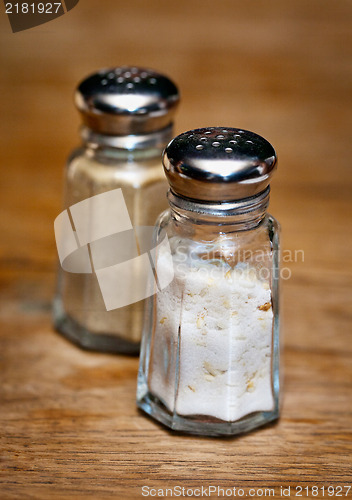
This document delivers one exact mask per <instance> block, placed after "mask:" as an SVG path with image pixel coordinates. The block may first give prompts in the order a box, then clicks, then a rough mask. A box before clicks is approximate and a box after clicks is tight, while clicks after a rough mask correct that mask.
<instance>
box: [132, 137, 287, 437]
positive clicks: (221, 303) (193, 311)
mask: <svg viewBox="0 0 352 500" xmlns="http://www.w3.org/2000/svg"><path fill="white" fill-rule="evenodd" d="M276 163H277V158H276V154H275V151H274V149H273V147H272V146H271V144H270V143H269V142H267V141H266V140H265V139H264V138H262V137H260V136H259V135H257V134H255V133H253V132H249V131H246V130H239V129H236V128H222V127H211V128H201V129H197V130H191V131H189V132H185V133H183V134H181V135H179V136H178V137H176V138H175V139H173V140H172V141H171V142H170V143H169V145H168V146H167V148H166V150H165V152H164V156H163V164H164V169H165V173H166V176H167V179H168V181H169V184H170V190H169V192H168V201H169V205H170V208H169V210H167V211H165V212H164V213H163V214H162V215H161V216H160V218H159V219H158V222H157V224H156V228H155V241H154V244H153V245H154V246H156V248H158V249H159V250H158V251H157V253H156V255H155V261H156V273H157V276H158V278H159V280H162V278H163V276H165V275H167V274H168V273H170V268H172V267H173V274H174V276H173V280H172V281H171V283H170V284H169V285H168V286H167V287H165V288H164V289H161V290H160V291H159V292H158V293H156V294H155V295H154V296H153V297H151V298H150V299H149V301H148V303H147V304H146V322H145V326H144V331H143V336H142V347H141V357H140V369H139V376H138V390H137V404H138V406H139V408H140V409H142V410H143V411H144V412H146V413H147V414H149V415H151V416H152V417H154V418H155V419H156V420H158V421H160V422H161V423H163V424H165V425H166V426H168V427H170V428H171V429H174V430H178V431H183V432H189V433H193V434H203V435H209V436H215V435H232V434H237V433H240V432H246V431H249V430H251V429H253V428H255V427H257V426H260V425H263V424H265V423H266V422H269V421H271V420H274V419H276V418H277V417H278V415H279V295H278V283H279V254H278V252H279V225H278V222H277V221H276V220H275V219H274V217H272V216H271V215H269V214H267V213H266V210H267V207H268V203H269V191H270V187H269V182H270V179H271V176H272V174H273V172H274V170H275V168H276ZM165 240H168V245H165V244H161V243H160V242H161V241H165Z"/></svg>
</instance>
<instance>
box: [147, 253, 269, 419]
mask: <svg viewBox="0 0 352 500" xmlns="http://www.w3.org/2000/svg"><path fill="white" fill-rule="evenodd" d="M169 268H170V262H169V259H168V258H167V256H164V255H162V254H160V255H159V259H158V262H157V273H158V275H160V274H162V273H164V272H166V271H167V270H168V269H169ZM174 271H175V278H174V280H173V281H172V283H171V284H170V285H169V286H168V287H167V288H165V289H164V290H162V291H160V292H159V293H158V295H157V297H156V321H155V330H154V342H153V351H152V352H153V354H152V359H151V366H150V370H149V382H150V389H151V392H152V393H153V394H154V395H155V396H157V397H158V398H159V399H160V400H161V401H162V402H163V403H164V404H165V406H166V407H167V408H168V409H169V411H170V412H173V411H176V412H177V413H178V414H179V415H185V416H186V415H205V416H210V417H215V418H218V419H221V420H224V421H236V420H238V419H240V418H242V417H244V416H245V415H248V414H250V413H252V412H257V411H272V410H273V408H274V398H273V390H272V381H271V352H272V323H273V312H272V308H271V291H270V287H269V286H268V283H267V282H264V281H260V280H258V279H257V278H256V277H255V275H254V273H253V272H248V269H246V267H245V266H243V265H238V266H236V267H235V268H234V269H233V270H231V269H230V270H228V269H226V272H225V271H224V269H222V268H218V267H216V266H214V265H212V264H211V263H209V261H208V262H207V261H201V262H200V264H199V265H198V266H195V265H194V262H192V267H191V266H187V265H185V263H184V262H182V265H181V262H178V260H177V256H174ZM178 354H179V366H178V367H177V366H176V364H177V357H178Z"/></svg>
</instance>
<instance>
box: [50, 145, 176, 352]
mask: <svg viewBox="0 0 352 500" xmlns="http://www.w3.org/2000/svg"><path fill="white" fill-rule="evenodd" d="M161 152H162V149H161V147H156V148H146V149H142V150H133V151H129V150H125V149H119V148H114V147H106V146H104V147H103V146H94V147H93V146H90V145H87V146H85V147H82V148H80V149H77V150H76V151H74V152H73V154H72V155H71V157H70V159H69V161H68V165H67V170H66V181H65V202H64V208H69V207H70V206H72V205H74V204H75V203H77V202H80V201H82V200H85V199H87V198H90V197H92V196H94V195H97V194H100V193H104V192H106V191H109V190H112V189H117V188H122V193H123V197H124V200H125V203H126V205H127V209H128V213H129V216H130V220H131V222H132V225H133V227H138V226H153V225H154V224H155V221H156V218H157V216H158V214H159V213H160V210H164V209H165V208H166V206H167V201H166V191H167V183H166V180H165V176H164V173H163V169H162V165H161V160H160V157H161ZM143 309H144V301H139V302H136V303H134V304H131V305H129V306H125V307H121V308H119V309H115V310H110V311H107V310H106V308H105V304H104V300H103V297H102V293H101V291H100V288H99V284H98V281H97V278H96V275H95V274H94V273H91V274H79V273H77V274H76V273H71V272H66V271H64V270H63V269H62V268H59V271H58V283H57V292H56V297H55V300H54V323H55V327H56V329H57V330H58V331H60V332H61V333H62V334H63V335H65V336H66V337H68V338H69V339H70V340H72V341H74V342H76V343H78V344H79V345H80V346H82V347H84V348H87V349H94V350H99V351H109V352H120V353H126V354H138V352H139V344H140V337H141V331H142V322H143Z"/></svg>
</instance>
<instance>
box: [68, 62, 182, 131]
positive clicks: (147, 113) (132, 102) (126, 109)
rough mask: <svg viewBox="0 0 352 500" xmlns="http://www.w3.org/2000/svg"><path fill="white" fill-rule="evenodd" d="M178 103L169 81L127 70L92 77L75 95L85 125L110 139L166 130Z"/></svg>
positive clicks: (145, 71)
mask: <svg viewBox="0 0 352 500" xmlns="http://www.w3.org/2000/svg"><path fill="white" fill-rule="evenodd" d="M178 101H179V92H178V89H177V87H176V85H175V84H174V83H173V82H172V81H171V80H170V79H169V78H167V77H166V76H164V75H162V74H160V73H157V72H155V71H153V70H150V69H144V68H136V67H129V66H121V67H119V68H112V69H103V70H101V71H99V72H98V73H94V74H92V75H90V76H88V77H87V78H86V79H85V80H83V81H82V82H81V83H80V84H79V86H78V87H77V90H76V93H75V104H76V106H77V108H78V109H79V111H80V112H81V115H82V118H83V122H84V124H85V125H86V126H87V127H88V128H90V129H92V130H94V131H95V132H98V133H102V134H111V135H128V134H143V133H148V132H154V131H156V130H161V129H163V128H165V127H167V126H168V125H169V124H170V123H172V121H173V117H174V114H175V111H176V107H177V104H178Z"/></svg>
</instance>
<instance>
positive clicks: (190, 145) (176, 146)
mask: <svg viewBox="0 0 352 500" xmlns="http://www.w3.org/2000/svg"><path fill="white" fill-rule="evenodd" d="M276 163H277V157H276V153H275V150H274V148H273V147H272V145H271V144H270V143H269V142H268V141H267V140H265V139H264V138H263V137H261V136H260V135H257V134H255V133H253V132H249V131H248V130H241V129H237V128H229V127H209V128H199V129H195V130H190V131H188V132H184V133H183V134H180V135H179V136H177V137H175V138H174V139H173V140H172V141H171V142H170V143H169V144H168V146H167V147H166V149H165V151H164V154H163V164H164V169H165V173H166V176H167V178H168V181H169V184H170V187H171V190H172V191H173V192H174V193H175V194H176V195H179V196H182V197H185V198H190V199H193V200H197V201H204V202H207V201H210V202H213V201H214V202H215V201H217V202H222V201H230V200H239V199H243V198H249V197H251V196H255V195H256V194H258V193H260V192H262V191H264V190H265V189H266V188H267V186H268V185H269V182H270V178H271V176H272V174H273V172H274V170H275V168H276Z"/></svg>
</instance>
